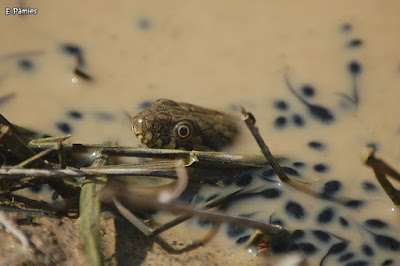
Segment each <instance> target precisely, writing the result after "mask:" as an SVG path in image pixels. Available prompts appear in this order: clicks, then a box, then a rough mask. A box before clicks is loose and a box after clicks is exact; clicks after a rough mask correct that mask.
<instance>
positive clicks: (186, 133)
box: [174, 121, 193, 141]
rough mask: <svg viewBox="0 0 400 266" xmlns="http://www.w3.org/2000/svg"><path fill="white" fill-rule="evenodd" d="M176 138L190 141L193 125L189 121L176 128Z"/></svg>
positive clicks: (182, 122)
mask: <svg viewBox="0 0 400 266" xmlns="http://www.w3.org/2000/svg"><path fill="white" fill-rule="evenodd" d="M174 134H175V137H177V138H178V139H179V140H181V141H186V140H189V139H190V138H191V137H192V135H193V125H192V123H190V122H189V121H181V122H179V123H177V124H176V126H175V128H174Z"/></svg>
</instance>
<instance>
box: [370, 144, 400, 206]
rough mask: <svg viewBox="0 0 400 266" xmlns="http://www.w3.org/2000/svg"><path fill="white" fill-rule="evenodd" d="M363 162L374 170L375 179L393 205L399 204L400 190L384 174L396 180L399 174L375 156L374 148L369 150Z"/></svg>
mask: <svg viewBox="0 0 400 266" xmlns="http://www.w3.org/2000/svg"><path fill="white" fill-rule="evenodd" d="M365 164H366V165H368V166H370V167H371V168H372V169H373V170H374V173H375V177H376V179H377V180H378V182H379V184H380V185H381V186H382V188H383V190H385V192H386V194H387V195H388V196H389V198H390V199H391V200H392V202H393V203H394V205H396V206H400V191H398V190H397V189H396V188H395V187H394V186H393V185H392V183H390V182H389V180H388V178H387V177H386V174H388V175H389V176H392V177H394V178H396V179H397V180H398V178H399V176H400V175H399V173H398V172H397V171H396V170H394V169H393V168H392V167H390V166H389V165H388V164H387V163H385V162H384V161H382V160H380V159H377V158H375V150H374V149H372V150H371V151H370V154H369V156H368V157H367V159H366V160H365Z"/></svg>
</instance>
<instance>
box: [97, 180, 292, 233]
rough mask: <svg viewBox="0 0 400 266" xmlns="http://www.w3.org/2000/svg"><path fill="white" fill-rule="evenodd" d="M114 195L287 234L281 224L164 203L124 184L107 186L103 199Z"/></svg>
mask: <svg viewBox="0 0 400 266" xmlns="http://www.w3.org/2000/svg"><path fill="white" fill-rule="evenodd" d="M113 197H118V198H119V199H123V201H124V202H127V203H129V204H130V205H131V206H136V207H141V208H148V209H153V210H167V211H170V212H172V213H179V214H183V215H187V216H194V215H195V216H197V217H199V218H201V219H204V220H208V221H212V222H216V223H229V224H233V225H238V226H242V227H247V228H256V229H260V230H262V231H263V232H265V233H266V234H269V235H271V236H272V237H274V238H277V237H281V236H282V235H283V234H285V235H286V234H287V231H286V230H284V229H283V228H282V227H281V226H279V225H270V224H267V223H264V222H261V221H258V220H254V219H251V218H247V217H242V216H231V215H226V214H224V213H221V212H210V211H207V210H198V209H193V208H191V207H188V206H184V205H180V204H177V203H162V202H159V201H155V200H154V199H152V198H149V197H146V196H144V195H135V194H132V193H130V192H128V191H127V190H126V188H124V187H123V186H116V185H110V186H109V187H107V188H105V190H104V194H103V200H107V201H111V200H112V198H113Z"/></svg>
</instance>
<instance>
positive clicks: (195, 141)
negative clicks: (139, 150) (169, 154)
mask: <svg viewBox="0 0 400 266" xmlns="http://www.w3.org/2000/svg"><path fill="white" fill-rule="evenodd" d="M132 131H133V133H134V134H135V135H136V137H137V138H138V139H139V141H140V142H141V143H142V144H144V145H145V146H147V147H149V148H163V149H183V150H194V149H195V150H215V151H216V150H220V149H221V148H222V147H223V146H226V145H227V144H230V143H231V141H232V139H233V138H234V136H235V135H236V134H237V133H238V131H237V127H236V123H235V121H234V119H233V118H232V117H231V116H230V115H227V114H224V113H221V112H218V111H214V110H211V109H206V108H203V107H199V106H195V105H192V104H188V103H177V102H174V101H172V100H168V99H160V100H157V101H155V102H154V103H153V104H152V105H151V106H150V107H149V108H147V109H145V110H143V111H142V112H140V113H138V114H137V115H135V116H134V117H133V118H132Z"/></svg>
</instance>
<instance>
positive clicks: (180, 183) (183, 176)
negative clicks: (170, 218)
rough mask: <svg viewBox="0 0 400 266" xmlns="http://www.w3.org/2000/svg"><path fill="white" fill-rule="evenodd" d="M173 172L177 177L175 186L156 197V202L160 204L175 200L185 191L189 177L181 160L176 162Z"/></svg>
mask: <svg viewBox="0 0 400 266" xmlns="http://www.w3.org/2000/svg"><path fill="white" fill-rule="evenodd" d="M175 171H176V175H177V181H176V184H175V186H174V187H173V188H172V189H170V190H164V191H162V192H161V193H160V195H159V196H158V200H159V201H160V202H164V203H167V202H171V201H173V200H175V199H177V198H178V197H179V196H180V195H181V194H182V193H183V191H185V189H186V187H187V185H188V183H189V176H188V174H187V172H186V170H185V168H184V166H183V162H182V160H177V162H176V165H175Z"/></svg>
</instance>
